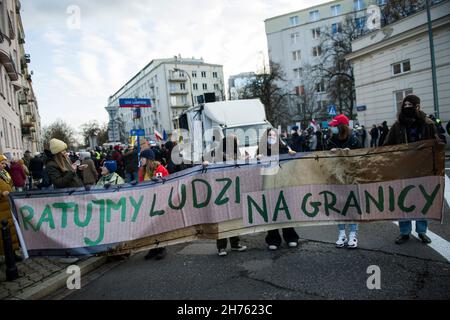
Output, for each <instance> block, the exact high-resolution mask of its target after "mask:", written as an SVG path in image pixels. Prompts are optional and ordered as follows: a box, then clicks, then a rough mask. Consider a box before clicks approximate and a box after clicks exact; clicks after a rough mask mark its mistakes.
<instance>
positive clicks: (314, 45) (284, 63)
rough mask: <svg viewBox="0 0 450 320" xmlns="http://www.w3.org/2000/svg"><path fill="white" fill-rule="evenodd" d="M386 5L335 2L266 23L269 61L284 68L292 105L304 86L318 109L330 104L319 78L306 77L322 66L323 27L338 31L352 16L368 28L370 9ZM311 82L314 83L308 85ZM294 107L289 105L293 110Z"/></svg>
mask: <svg viewBox="0 0 450 320" xmlns="http://www.w3.org/2000/svg"><path fill="white" fill-rule="evenodd" d="M384 3H385V1H383V0H378V1H377V0H335V1H330V2H327V3H324V4H321V5H317V6H313V7H310V8H307V9H303V10H300V11H295V12H290V13H287V14H284V15H281V16H277V17H273V18H269V19H266V20H265V30H266V36H267V44H268V50H269V58H270V61H272V62H275V63H277V64H279V65H280V66H281V69H282V71H283V73H284V78H285V79H286V81H285V82H283V85H284V89H286V90H287V91H288V92H289V93H290V97H291V99H290V100H289V101H290V104H291V102H292V101H296V100H297V97H298V96H300V95H302V92H303V91H304V89H305V87H306V88H308V87H310V88H312V89H311V90H313V91H314V94H315V99H314V100H315V101H317V104H318V106H319V107H326V106H327V105H328V98H327V95H326V86H325V85H326V84H324V83H323V81H322V80H321V79H320V76H319V77H318V79H314V80H310V77H309V76H310V75H308V74H307V73H308V72H307V70H308V68H314V67H316V66H318V65H320V64H322V63H323V61H322V60H323V59H322V55H323V54H324V52H323V51H324V50H323V49H322V48H321V45H320V44H321V33H322V32H323V30H324V28H327V31H329V32H333V33H334V32H339V30H340V28H341V27H342V23H344V22H345V19H346V17H347V16H348V15H349V14H351V15H353V18H354V19H355V21H356V22H357V25H358V26H359V27H360V28H365V17H366V14H367V12H366V11H367V8H368V6H369V5H371V4H379V5H383V4H384ZM308 81H314V82H315V83H314V84H310V83H305V82H308ZM292 103H293V102H292ZM293 107H294V106H290V108H291V111H292V108H293Z"/></svg>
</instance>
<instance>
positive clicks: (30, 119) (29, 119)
mask: <svg viewBox="0 0 450 320" xmlns="http://www.w3.org/2000/svg"><path fill="white" fill-rule="evenodd" d="M35 123H36V118H35V117H34V116H30V115H25V117H23V118H22V127H34V126H35Z"/></svg>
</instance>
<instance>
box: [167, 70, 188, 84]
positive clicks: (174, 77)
mask: <svg viewBox="0 0 450 320" xmlns="http://www.w3.org/2000/svg"><path fill="white" fill-rule="evenodd" d="M169 81H172V82H185V81H187V76H186V74H185V73H179V72H171V73H169Z"/></svg>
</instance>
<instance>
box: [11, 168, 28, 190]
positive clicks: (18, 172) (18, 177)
mask: <svg viewBox="0 0 450 320" xmlns="http://www.w3.org/2000/svg"><path fill="white" fill-rule="evenodd" d="M9 174H10V176H11V179H12V181H13V183H14V186H15V187H16V188H23V187H25V182H26V181H27V176H26V174H25V170H24V168H23V166H22V165H21V164H20V163H19V162H14V163H12V164H11V167H10V171H9Z"/></svg>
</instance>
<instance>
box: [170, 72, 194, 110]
mask: <svg viewBox="0 0 450 320" xmlns="http://www.w3.org/2000/svg"><path fill="white" fill-rule="evenodd" d="M173 71H174V72H178V71H182V72H183V73H185V74H186V75H187V76H188V78H189V82H190V83H191V85H190V89H191V90H189V91H190V92H191V102H192V106H194V96H193V94H192V92H193V91H194V90H193V86H192V79H191V76H190V75H189V72H186V70H183V69H179V68H173Z"/></svg>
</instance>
